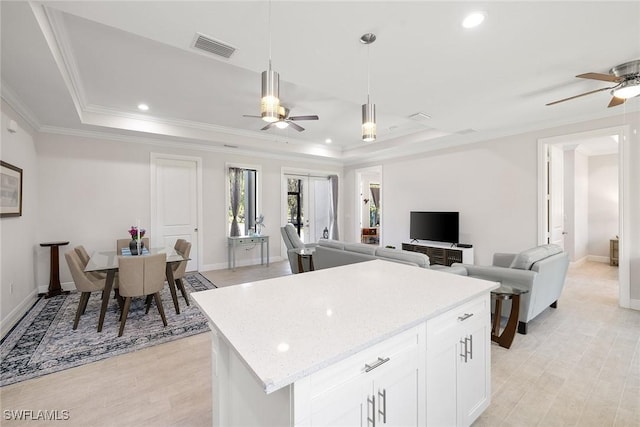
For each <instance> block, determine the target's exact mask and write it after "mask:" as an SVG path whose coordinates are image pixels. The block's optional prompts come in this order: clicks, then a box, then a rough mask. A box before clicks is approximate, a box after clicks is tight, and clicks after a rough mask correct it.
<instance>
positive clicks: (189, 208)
mask: <svg viewBox="0 0 640 427" xmlns="http://www.w3.org/2000/svg"><path fill="white" fill-rule="evenodd" d="M197 177H198V162H197V161H196V160H190V159H178V158H156V159H155V189H156V191H155V196H156V199H155V201H156V206H155V208H156V209H155V210H153V209H152V216H154V215H155V225H156V226H155V228H154V234H155V235H154V236H152V245H154V244H155V245H159V246H171V247H173V245H175V242H176V240H177V239H185V240H187V241H189V242H191V253H190V255H189V257H190V258H191V260H190V261H189V263H188V264H187V271H197V270H198V179H197ZM154 242H155V243H154Z"/></svg>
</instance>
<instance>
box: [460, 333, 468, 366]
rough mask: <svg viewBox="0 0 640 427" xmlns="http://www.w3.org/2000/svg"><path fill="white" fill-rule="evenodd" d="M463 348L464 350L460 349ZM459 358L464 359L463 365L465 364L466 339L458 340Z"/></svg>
mask: <svg viewBox="0 0 640 427" xmlns="http://www.w3.org/2000/svg"><path fill="white" fill-rule="evenodd" d="M462 346H464V350H463V349H462ZM460 357H462V358H464V363H467V339H466V338H465V339H464V340H460Z"/></svg>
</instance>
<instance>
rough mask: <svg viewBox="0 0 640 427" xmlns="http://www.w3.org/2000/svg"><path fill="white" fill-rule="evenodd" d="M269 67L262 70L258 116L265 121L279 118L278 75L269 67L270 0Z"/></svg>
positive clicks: (270, 121)
mask: <svg viewBox="0 0 640 427" xmlns="http://www.w3.org/2000/svg"><path fill="white" fill-rule="evenodd" d="M268 26H269V34H268V36H269V69H268V70H266V71H263V72H262V97H261V98H260V117H262V120H264V121H265V122H269V123H272V122H277V121H278V120H280V116H279V114H278V113H279V111H280V75H279V74H278V73H277V72H276V71H273V70H272V69H271V1H269V23H268Z"/></svg>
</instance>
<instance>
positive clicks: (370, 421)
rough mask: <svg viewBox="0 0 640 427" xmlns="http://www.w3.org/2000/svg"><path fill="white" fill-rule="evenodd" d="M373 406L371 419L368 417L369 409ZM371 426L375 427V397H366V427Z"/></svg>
mask: <svg viewBox="0 0 640 427" xmlns="http://www.w3.org/2000/svg"><path fill="white" fill-rule="evenodd" d="M370 406H373V408H372V409H373V411H371V417H369V407H370ZM369 425H371V427H376V397H375V396H371V397H369V396H367V426H369Z"/></svg>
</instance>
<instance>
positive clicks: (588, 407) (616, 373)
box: [0, 261, 640, 427]
mask: <svg viewBox="0 0 640 427" xmlns="http://www.w3.org/2000/svg"><path fill="white" fill-rule="evenodd" d="M289 273H290V270H289V266H288V263H287V262H286V261H285V262H280V263H272V264H271V265H270V266H269V267H264V266H254V267H244V268H238V269H237V270H236V271H235V272H231V271H228V270H217V271H211V272H205V273H203V274H204V275H205V276H206V277H208V278H209V279H210V280H212V281H213V282H214V283H215V284H217V285H218V286H227V285H233V284H237V283H244V282H247V281H254V280H260V279H265V278H270V277H278V276H281V275H284V274H289ZM616 275H617V270H616V269H615V268H613V267H609V266H608V265H606V264H601V263H584V264H583V265H581V266H578V267H575V266H572V267H571V268H570V272H569V277H568V279H567V284H566V286H565V290H564V292H563V296H562V298H561V299H560V301H559V306H558V309H557V310H552V309H549V310H547V311H546V312H545V313H543V314H542V315H540V316H539V317H538V318H537V319H536V320H535V321H534V322H533V323H532V324H531V325H530V326H529V333H528V334H527V335H526V336H523V335H517V336H516V339H515V341H514V343H513V346H512V347H511V349H509V350H505V349H503V348H501V347H498V346H496V345H492V346H491V350H492V389H493V390H492V404H491V406H490V407H489V409H488V410H487V411H485V413H484V414H483V415H482V416H481V418H480V419H478V421H476V423H475V424H474V427H480V426H492V427H493V426H527V427H528V426H538V425H539V426H554V425H558V426H560V425H562V426H580V427H582V426H594V427H595V426H598V427H600V426H636V427H637V426H638V425H640V312H637V311H632V310H625V309H621V308H619V307H618V305H617V280H616ZM210 346H211V341H210V337H209V334H200V335H196V336H194V337H189V338H185V339H181V340H178V341H174V342H171V343H167V344H162V345H158V346H155V347H152V348H148V349H145V350H141V351H138V352H134V353H129V354H126V355H122V356H118V357H114V358H111V359H108V360H104V361H101V362H96V363H92V364H89V365H85V366H81V367H79V368H74V369H69V370H66V371H63V372H59V373H56V374H51V375H47V376H44V377H41V378H37V379H34V380H29V381H24V382H22V383H18V384H13V385H11V386H7V387H3V388H2V389H0V397H1V406H2V410H3V414H2V416H1V417H2V420H1V424H2V425H3V426H4V425H7V426H14V425H24V424H26V423H24V422H17V421H10V420H6V416H5V415H6V414H5V412H4V411H5V410H20V409H23V410H33V411H38V410H68V411H69V420H68V421H58V422H56V424H60V425H64V426H116V425H118V426H210V425H211V384H210V378H211V348H210ZM32 424H36V425H47V424H48V423H45V422H43V421H34V422H33V423H32Z"/></svg>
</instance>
